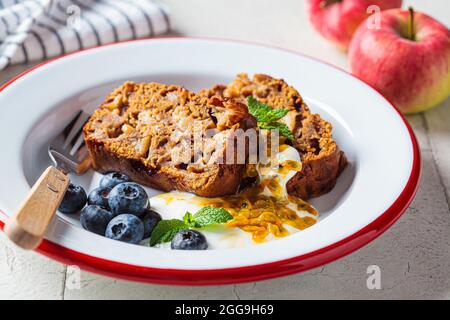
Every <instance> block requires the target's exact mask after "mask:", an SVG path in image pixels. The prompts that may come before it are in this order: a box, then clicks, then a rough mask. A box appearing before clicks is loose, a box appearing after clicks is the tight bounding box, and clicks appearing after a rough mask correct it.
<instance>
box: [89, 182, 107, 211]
mask: <svg viewBox="0 0 450 320" xmlns="http://www.w3.org/2000/svg"><path fill="white" fill-rule="evenodd" d="M110 192H111V189H110V188H108V187H104V188H102V187H100V188H96V189H94V190H92V191H91V193H89V196H88V204H89V205H96V206H100V207H103V208H105V209H109V204H108V199H109V193H110Z"/></svg>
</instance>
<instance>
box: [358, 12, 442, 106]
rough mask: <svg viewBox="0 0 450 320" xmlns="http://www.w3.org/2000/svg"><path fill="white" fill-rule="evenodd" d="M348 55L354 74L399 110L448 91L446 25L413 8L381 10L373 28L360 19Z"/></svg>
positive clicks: (438, 99) (433, 100)
mask: <svg viewBox="0 0 450 320" xmlns="http://www.w3.org/2000/svg"><path fill="white" fill-rule="evenodd" d="M349 59H350V66H351V70H352V73H353V74H354V75H356V76H357V77H359V78H361V79H362V80H364V81H365V82H367V83H368V84H370V85H371V86H373V87H374V88H376V89H378V90H379V91H380V92H381V93H382V94H384V95H385V96H386V97H387V98H388V99H389V100H391V101H392V102H393V103H394V104H395V105H396V106H397V107H398V108H399V109H400V110H401V111H402V112H404V113H415V112H420V111H424V110H427V109H429V108H431V107H433V106H436V105H437V104H439V103H441V102H442V101H444V100H445V99H446V98H447V97H448V96H449V95H450V30H449V29H448V28H447V27H446V26H444V25H443V24H441V23H439V22H438V21H436V20H435V19H433V18H431V17H429V16H427V15H426V14H423V13H418V12H417V13H415V12H414V11H413V10H412V9H410V10H409V11H408V10H400V9H392V10H387V11H384V12H382V13H381V21H380V27H379V28H376V29H369V28H368V27H367V26H366V24H365V23H363V24H361V26H360V27H359V28H358V30H357V31H356V33H355V36H354V37H353V40H352V42H351V44H350V48H349Z"/></svg>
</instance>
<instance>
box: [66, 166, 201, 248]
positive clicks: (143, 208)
mask: <svg viewBox="0 0 450 320" xmlns="http://www.w3.org/2000/svg"><path fill="white" fill-rule="evenodd" d="M86 204H87V205H86ZM59 211H60V212H62V213H65V214H74V213H78V212H80V211H81V215H80V222H81V225H82V227H83V228H84V229H86V230H89V231H91V232H94V233H96V234H99V235H102V236H105V237H107V238H110V239H113V240H119V241H123V242H128V243H132V244H139V243H140V242H141V241H142V240H143V239H147V238H150V236H151V234H152V232H153V229H154V228H155V226H156V225H157V224H158V223H159V222H160V221H161V220H162V219H161V216H160V215H159V214H158V213H157V212H155V211H153V210H151V209H150V201H149V199H148V195H147V193H146V192H145V190H144V188H142V186H140V185H139V184H137V183H134V182H132V181H131V180H130V178H129V177H128V176H127V175H124V174H121V173H119V172H109V173H107V174H105V175H104V176H103V177H102V179H101V180H100V186H99V187H98V188H96V189H94V190H92V191H91V192H90V193H89V196H88V195H87V194H86V191H85V190H84V189H83V188H82V187H81V186H79V185H75V184H73V183H70V185H69V187H68V188H67V191H66V194H65V195H64V198H63V200H62V202H61V205H60V207H59ZM171 248H172V249H180V250H205V249H206V248H207V242H206V238H205V236H204V235H203V234H201V233H200V232H198V231H195V230H182V231H180V232H178V233H177V234H176V235H175V237H174V238H173V239H172V242H171Z"/></svg>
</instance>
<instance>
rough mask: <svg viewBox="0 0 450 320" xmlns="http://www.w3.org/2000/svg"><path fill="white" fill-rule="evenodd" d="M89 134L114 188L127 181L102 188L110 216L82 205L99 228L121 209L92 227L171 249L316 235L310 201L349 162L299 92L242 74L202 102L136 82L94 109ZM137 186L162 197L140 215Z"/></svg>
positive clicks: (178, 90)
mask: <svg viewBox="0 0 450 320" xmlns="http://www.w3.org/2000/svg"><path fill="white" fill-rule="evenodd" d="M273 132H276V135H272V133H273ZM249 133H255V134H253V135H252V134H249ZM84 137H85V141H86V145H87V147H88V149H89V152H90V156H91V158H92V163H93V167H94V169H95V170H97V171H99V172H101V173H105V174H107V175H106V176H105V177H106V178H105V179H110V180H108V181H111V179H115V178H114V177H118V178H120V177H124V178H123V181H118V182H117V183H113V184H112V185H111V186H110V187H111V188H103V189H101V190H100V191H99V190H98V189H96V190H95V192H96V194H95V196H96V197H97V198H98V196H99V194H100V195H101V194H103V195H104V198H105V199H101V201H103V202H106V203H107V204H109V207H110V208H102V209H99V208H97V207H95V208H91V209H89V210H86V209H84V210H85V211H88V212H89V214H90V215H87V214H85V216H87V218H89V219H91V218H92V219H93V220H95V219H96V218H95V217H96V214H97V212H101V213H102V214H103V215H104V216H105V215H107V212H108V210H109V211H111V212H113V214H112V215H111V219H112V220H111V219H106V220H108V221H106V220H105V219H103V220H102V221H103V225H102V226H101V228H97V226H96V225H95V223H94V224H91V225H93V228H94V227H95V230H96V231H95V232H97V233H99V234H103V233H104V230H106V231H105V232H106V236H107V237H110V238H112V239H116V240H121V241H127V240H124V239H127V237H128V236H125V234H126V233H127V232H129V233H130V234H132V235H133V237H131V236H129V237H128V238H130V239H131V238H132V239H133V242H132V243H139V242H140V240H142V239H144V238H146V237H147V238H150V242H149V243H150V245H151V246H155V245H156V246H159V247H167V244H168V243H170V246H171V248H172V249H185V250H192V249H198V250H200V249H206V248H225V247H230V246H242V245H244V243H245V241H246V240H244V241H243V240H242V239H244V238H245V239H247V240H248V239H251V240H252V241H253V242H264V241H266V240H270V239H273V238H279V237H284V236H286V235H288V234H291V233H294V232H298V231H299V230H303V229H305V228H307V227H310V226H311V225H313V224H315V223H316V221H317V217H318V212H317V211H316V210H315V209H314V208H313V207H312V206H311V205H310V204H308V203H307V202H306V201H305V200H307V199H309V198H311V197H317V196H320V195H323V194H325V193H327V192H329V191H330V190H332V189H333V187H334V186H335V184H336V181H337V179H338V177H339V175H340V174H341V172H342V171H343V169H344V168H345V166H346V164H347V160H346V157H345V155H344V153H343V152H342V151H341V150H340V148H339V146H338V145H337V143H336V142H335V141H334V140H333V136H332V125H331V124H330V123H329V122H327V121H325V120H324V119H322V118H321V117H320V115H318V114H314V113H312V112H311V111H310V109H309V108H308V106H307V105H306V104H305V102H304V101H303V99H302V97H301V95H300V94H299V93H298V91H297V90H296V89H294V88H293V87H291V86H289V85H288V84H287V83H286V82H285V81H283V80H281V79H275V78H272V77H270V76H268V75H263V74H255V75H254V76H253V78H252V79H250V78H249V77H248V76H247V74H238V75H237V77H236V78H235V79H234V80H233V81H232V82H230V83H229V84H228V85H216V86H214V87H213V88H211V89H204V90H202V91H200V92H199V93H198V94H197V93H193V92H190V91H188V90H186V89H185V88H183V87H180V86H176V85H165V84H159V83H139V84H138V83H134V82H126V83H124V84H123V85H122V86H121V87H119V88H117V89H116V90H115V91H114V92H113V93H111V94H110V95H109V96H108V97H107V98H106V100H105V102H104V103H103V104H102V105H101V106H100V107H99V108H98V109H97V110H96V111H95V112H94V114H93V115H92V117H91V118H90V120H89V121H88V123H87V124H86V126H85V127H84ZM253 138H254V140H252V139H253ZM262 151H264V152H265V155H266V157H262V156H261V152H262ZM130 181H134V182H136V183H139V184H142V185H144V186H147V187H150V188H153V189H156V190H160V191H164V193H162V194H159V195H156V196H153V197H151V198H150V199H149V201H147V200H144V201H141V202H142V203H141V202H139V203H141V204H142V205H139V206H138V207H136V206H134V207H133V206H132V203H133V201H132V199H134V198H133V197H136V199H140V200H142V199H147V195H146V194H145V191H142V190H143V189H142V188H141V187H140V186H139V185H137V184H133V183H132V182H130ZM130 183H131V184H130ZM93 192H94V191H93ZM108 197H110V198H109V199H108ZM130 199H131V200H130ZM103 202H102V203H103ZM136 203H137V202H136ZM106 206H107V207H108V205H106ZM88 207H89V206H88ZM88 207H86V208H88ZM117 207H120V208H122V209H120V210H118V209H115V208H117ZM103 209H104V210H103ZM113 209H114V210H113ZM102 210H103V211H102ZM105 210H106V211H105ZM136 210H137V211H136ZM191 212H192V213H191ZM130 213H131V215H130ZM98 214H99V213H98ZM134 216H137V217H138V219H135V217H134ZM83 217H84V216H83V212H82V219H83ZM146 217H147V218H146ZM148 217H150V218H148ZM139 219H141V220H142V221H143V226H144V225H145V221H147V225H146V226H147V229H146V230H145V232H144V229H145V228H144V227H143V226H142V228H141V226H140V225H139ZM146 219H147V220H146ZM149 219H150V220H149ZM84 220H86V219H84ZM84 220H83V221H84ZM109 220H111V221H109ZM148 221H151V223H150V226H151V228H150V230H149V227H148V224H149V222H148ZM87 222H89V221H87ZM87 222H86V223H84V224H85V225H89V223H87ZM105 222H109V224H108V225H107V224H106V223H105ZM111 224H112V225H111ZM131 225H133V226H135V227H134V228H135V229H136V230H140V231H139V232H140V233H142V234H138V235H136V234H133V232H134V231H133V230H135V229H133V230H131V229H130V230H131V231H130V230H129V229H127V228H128V227H129V226H131ZM217 225H219V227H218V226H217ZM129 228H131V227H129ZM87 229H88V230H89V228H87ZM98 230H100V232H98ZM114 230H116V231H117V234H114V232H116V231H114ZM200 231H201V232H200ZM136 232H137V231H136ZM249 233H250V234H251V237H250V238H248V237H246V236H243V235H245V234H249ZM223 243H227V244H226V245H223ZM208 244H209V245H208Z"/></svg>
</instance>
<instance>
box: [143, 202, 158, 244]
mask: <svg viewBox="0 0 450 320" xmlns="http://www.w3.org/2000/svg"><path fill="white" fill-rule="evenodd" d="M160 221H161V216H160V215H159V213H157V212H155V211H153V210H149V209H147V210H145V212H144V215H143V217H142V222H143V223H144V239H146V238H150V236H151V234H152V232H153V229H154V228H155V226H156V225H157V224H158V222H160Z"/></svg>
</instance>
